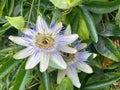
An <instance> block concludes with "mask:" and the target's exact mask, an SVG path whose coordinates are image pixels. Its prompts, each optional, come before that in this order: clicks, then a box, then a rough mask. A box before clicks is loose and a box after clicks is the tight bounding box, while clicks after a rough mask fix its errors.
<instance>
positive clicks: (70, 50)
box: [59, 45, 77, 53]
mask: <svg viewBox="0 0 120 90" xmlns="http://www.w3.org/2000/svg"><path fill="white" fill-rule="evenodd" d="M59 49H60V50H61V51H62V52H66V53H76V52H77V50H76V49H75V48H72V47H69V46H67V45H65V46H62V47H61V48H59Z"/></svg>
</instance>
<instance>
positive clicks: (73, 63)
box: [57, 27, 93, 88]
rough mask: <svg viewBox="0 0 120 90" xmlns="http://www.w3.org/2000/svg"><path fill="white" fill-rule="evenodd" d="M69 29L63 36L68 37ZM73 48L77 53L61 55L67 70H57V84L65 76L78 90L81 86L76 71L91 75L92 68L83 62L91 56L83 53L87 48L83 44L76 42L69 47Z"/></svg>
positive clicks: (86, 52)
mask: <svg viewBox="0 0 120 90" xmlns="http://www.w3.org/2000/svg"><path fill="white" fill-rule="evenodd" d="M70 34H71V30H70V27H69V29H68V30H65V35H70ZM73 46H74V47H75V48H76V49H77V50H78V51H77V52H76V53H75V54H69V53H64V52H63V53H62V55H63V58H64V60H65V61H66V63H67V68H66V69H65V70H58V76H57V83H58V84H59V83H60V82H61V81H62V79H63V78H64V77H65V75H67V76H68V77H69V78H70V80H71V81H72V83H73V85H74V86H76V87H78V88H80V86H81V84H80V81H79V78H78V74H77V72H78V71H83V72H86V73H92V72H93V70H92V68H91V67H90V66H89V65H88V64H87V63H86V62H85V61H87V58H88V57H89V56H90V55H91V53H89V52H88V51H83V49H84V48H85V47H86V46H87V45H86V44H85V43H80V41H77V42H75V43H73V44H72V45H71V47H73Z"/></svg>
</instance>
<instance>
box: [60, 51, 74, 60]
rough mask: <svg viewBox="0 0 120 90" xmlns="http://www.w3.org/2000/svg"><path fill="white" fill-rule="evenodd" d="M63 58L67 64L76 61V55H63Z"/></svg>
mask: <svg viewBox="0 0 120 90" xmlns="http://www.w3.org/2000/svg"><path fill="white" fill-rule="evenodd" d="M62 56H63V59H64V60H65V61H66V62H69V61H72V60H73V59H74V54H69V53H62Z"/></svg>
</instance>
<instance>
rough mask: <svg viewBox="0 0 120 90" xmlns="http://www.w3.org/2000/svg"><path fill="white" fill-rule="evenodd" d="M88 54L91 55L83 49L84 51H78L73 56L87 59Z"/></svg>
mask: <svg viewBox="0 0 120 90" xmlns="http://www.w3.org/2000/svg"><path fill="white" fill-rule="evenodd" d="M90 55H91V53H89V52H87V51H85V52H78V53H77V54H76V55H75V56H76V57H78V58H84V59H87V58H88V57H89V56H90Z"/></svg>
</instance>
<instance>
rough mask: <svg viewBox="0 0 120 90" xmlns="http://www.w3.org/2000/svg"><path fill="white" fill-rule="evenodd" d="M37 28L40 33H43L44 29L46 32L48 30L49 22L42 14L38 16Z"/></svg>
mask: <svg viewBox="0 0 120 90" xmlns="http://www.w3.org/2000/svg"><path fill="white" fill-rule="evenodd" d="M37 29H38V31H39V32H40V33H43V31H44V30H45V32H46V30H48V26H47V23H46V22H45V20H44V19H43V18H42V17H41V16H38V19H37Z"/></svg>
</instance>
